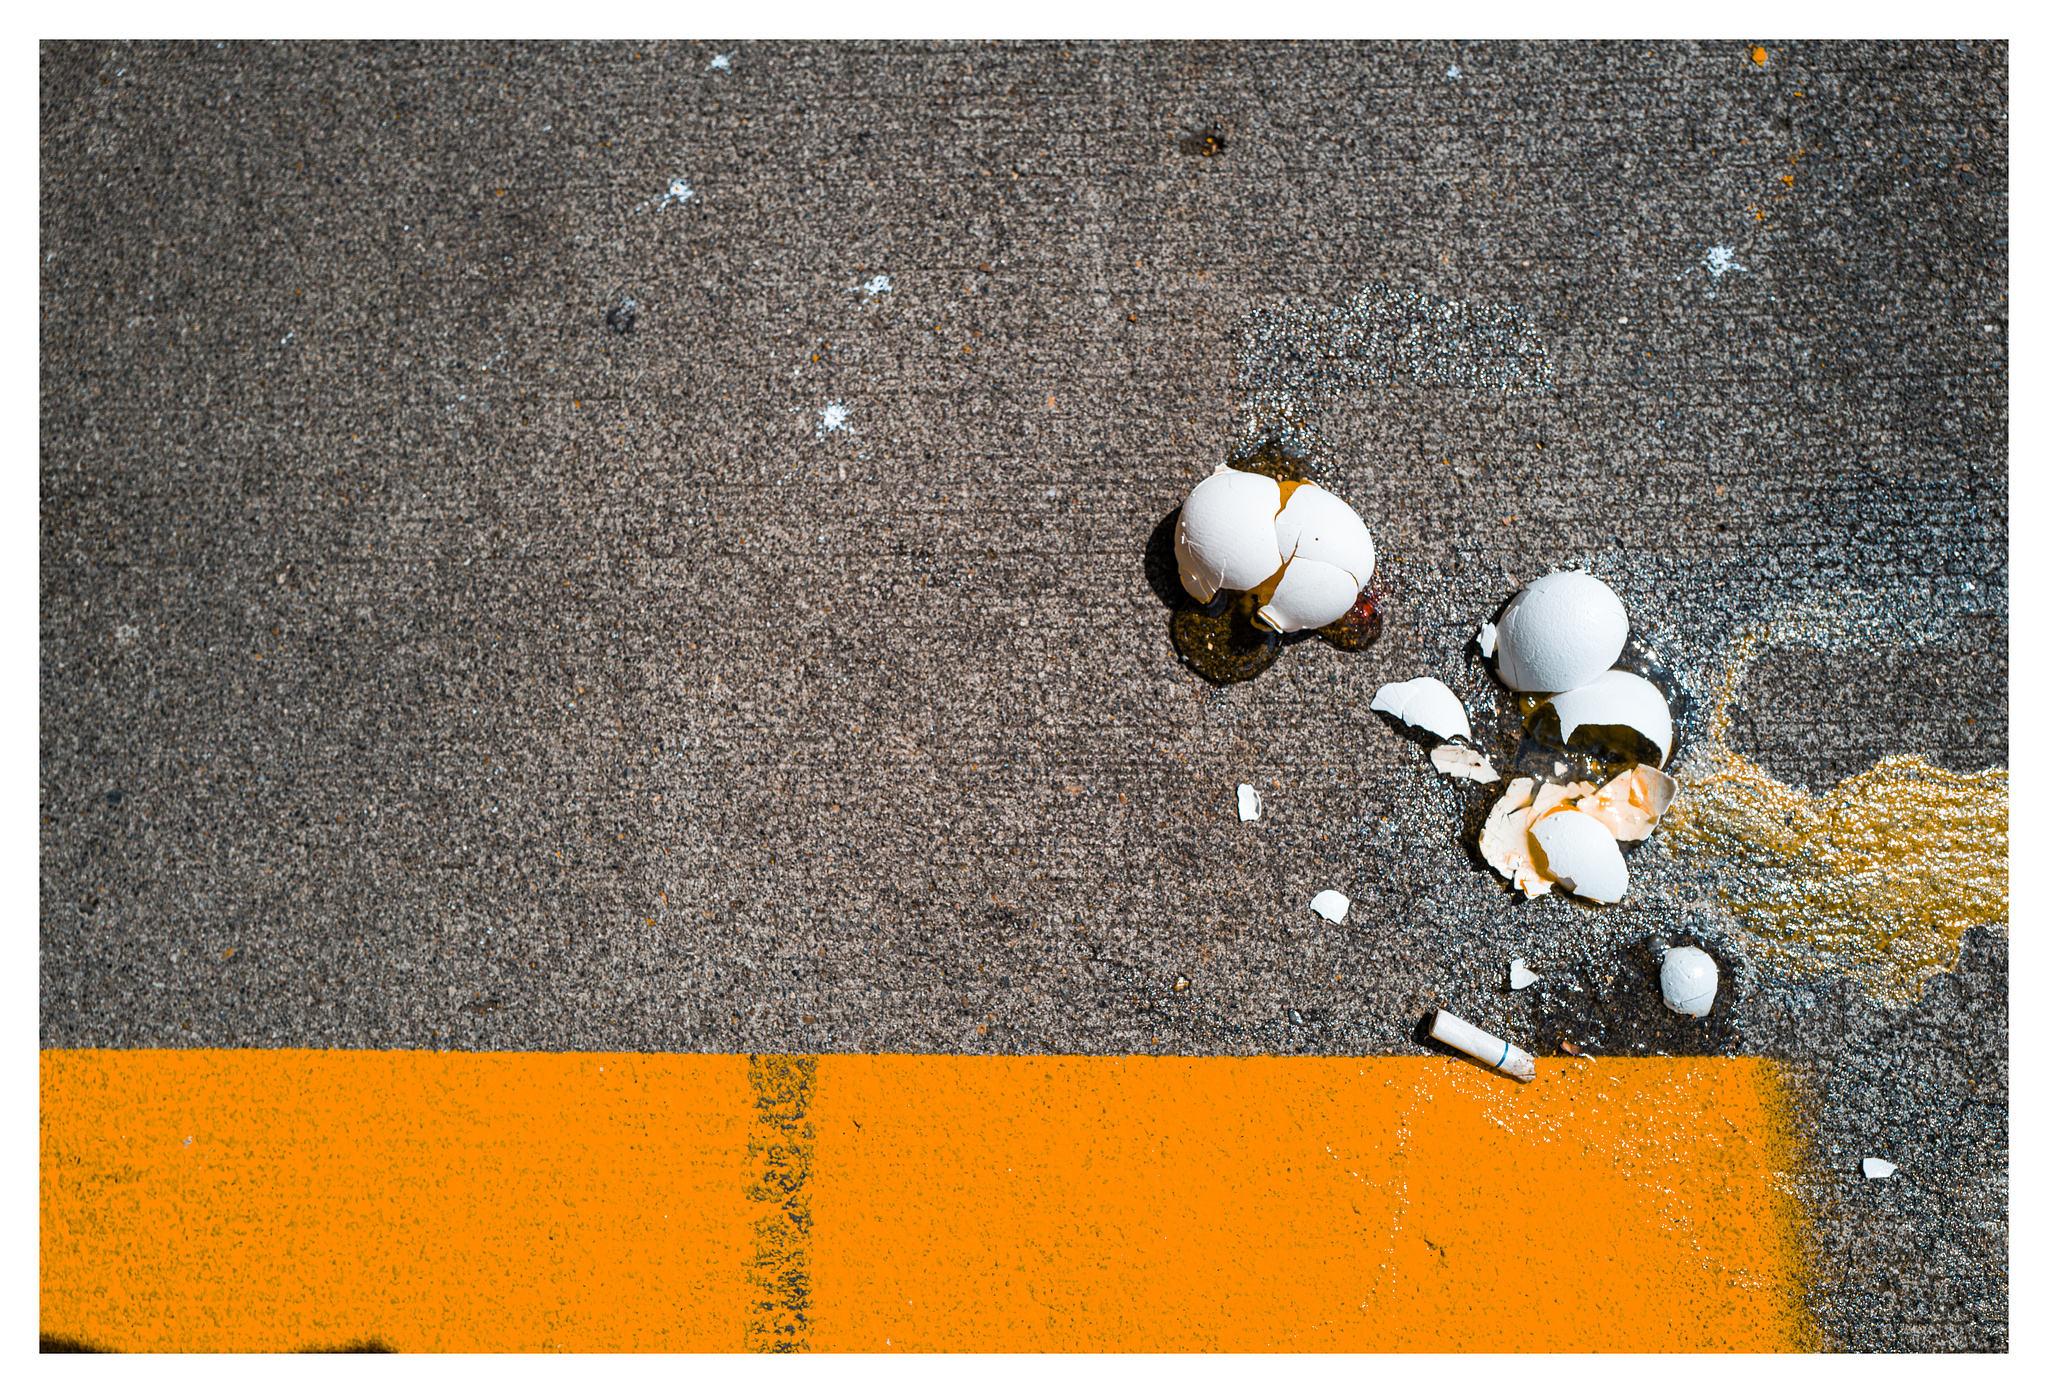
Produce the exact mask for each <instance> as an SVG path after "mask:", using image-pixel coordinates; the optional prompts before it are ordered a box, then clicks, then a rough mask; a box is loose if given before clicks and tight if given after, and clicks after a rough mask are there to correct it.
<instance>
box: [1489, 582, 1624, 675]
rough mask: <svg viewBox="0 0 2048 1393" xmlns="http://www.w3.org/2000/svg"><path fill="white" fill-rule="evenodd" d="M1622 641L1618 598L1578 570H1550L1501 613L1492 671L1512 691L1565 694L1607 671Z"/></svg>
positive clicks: (1622, 610)
mask: <svg viewBox="0 0 2048 1393" xmlns="http://www.w3.org/2000/svg"><path fill="white" fill-rule="evenodd" d="M1627 642H1628V611H1627V610H1625V609H1623V608H1622V605H1621V597H1620V596H1618V595H1616V594H1615V593H1614V592H1613V591H1612V590H1610V589H1608V587H1607V585H1606V583H1605V582H1604V581H1601V580H1600V579H1599V578H1597V577H1595V576H1591V575H1588V574H1587V573H1586V572H1584V571H1556V572H1553V573H1552V574H1550V575H1547V576H1544V577H1543V578H1542V579H1541V580H1534V581H1531V582H1530V583H1529V584H1527V585H1525V586H1523V587H1522V589H1521V590H1520V592H1518V593H1517V594H1516V595H1515V597H1514V598H1513V599H1512V600H1510V601H1508V606H1507V608H1506V609H1505V610H1503V611H1502V612H1501V616H1500V622H1499V624H1498V625H1497V630H1496V642H1495V649H1494V670H1495V671H1496V672H1497V673H1499V674H1500V680H1501V681H1502V682H1505V683H1506V684H1507V685H1508V686H1509V687H1511V688H1513V689H1514V690H1515V691H1518V692H1568V691H1571V690H1572V689H1573V688H1575V687H1583V686H1585V685H1586V684H1587V683H1588V682H1590V681H1592V680H1593V679H1594V678H1595V677H1598V676H1599V675H1600V674H1601V673H1603V672H1605V671H1607V669H1609V668H1611V667H1613V666H1614V660H1615V659H1616V658H1619V657H1620V656H1621V649H1622V645H1623V644H1625V643H1627Z"/></svg>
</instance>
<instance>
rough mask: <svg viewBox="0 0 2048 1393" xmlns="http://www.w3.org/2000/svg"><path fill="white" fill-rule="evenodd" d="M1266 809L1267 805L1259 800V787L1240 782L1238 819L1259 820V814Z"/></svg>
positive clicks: (1238, 787) (1245, 820)
mask: <svg viewBox="0 0 2048 1393" xmlns="http://www.w3.org/2000/svg"><path fill="white" fill-rule="evenodd" d="M1265 810H1266V809H1265V805H1264V804H1263V803H1261V802H1260V801H1259V791H1258V790H1257V789H1255V788H1253V787H1252V786H1251V785H1250V784H1239V785H1238V786H1237V820H1238V821H1239V822H1257V821H1258V820H1259V814H1260V813H1262V812H1264V811H1265Z"/></svg>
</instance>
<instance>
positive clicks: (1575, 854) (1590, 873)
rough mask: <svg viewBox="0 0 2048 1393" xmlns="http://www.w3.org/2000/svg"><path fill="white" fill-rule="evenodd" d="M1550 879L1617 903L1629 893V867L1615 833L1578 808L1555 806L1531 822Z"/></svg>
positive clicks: (1587, 895)
mask: <svg viewBox="0 0 2048 1393" xmlns="http://www.w3.org/2000/svg"><path fill="white" fill-rule="evenodd" d="M1529 835H1530V837H1531V838H1532V839H1534V841H1535V843H1536V845H1537V846H1538V847H1539V848H1540V849H1541V850H1542V853H1543V869H1544V871H1545V873H1546V874H1548V875H1549V876H1550V878H1551V879H1553V880H1555V881H1556V882H1557V883H1558V884H1559V885H1562V886H1563V887H1564V888H1565V889H1567V890H1569V891H1571V892H1572V893H1573V894H1574V895H1577V896H1578V897H1579V898H1581V899H1585V900H1596V901H1598V902H1599V903H1601V904H1615V903H1617V902H1618V901H1620V899H1621V898H1622V897H1623V896H1624V895H1626V894H1628V867H1627V866H1626V865H1624V864H1623V863H1622V859H1621V846H1620V844H1619V843H1617V842H1616V841H1615V840H1614V834H1613V833H1612V832H1610V831H1608V830H1607V828H1606V827H1605V826H1604V825H1603V824H1602V823H1601V822H1600V821H1599V820H1598V819H1597V818H1593V817H1589V816H1587V815H1586V814H1585V813H1582V812H1580V811H1578V810H1577V809H1576V808H1556V809H1554V810H1553V811H1551V812H1548V813H1545V814H1543V815H1542V816H1540V817H1537V818H1535V819H1534V820H1533V821H1532V822H1531V823H1530V824H1529Z"/></svg>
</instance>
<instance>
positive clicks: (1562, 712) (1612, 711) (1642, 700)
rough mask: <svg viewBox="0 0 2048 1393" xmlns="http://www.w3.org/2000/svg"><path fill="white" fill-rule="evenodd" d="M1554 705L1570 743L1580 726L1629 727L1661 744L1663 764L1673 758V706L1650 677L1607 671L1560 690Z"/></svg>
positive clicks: (1552, 699)
mask: <svg viewBox="0 0 2048 1393" xmlns="http://www.w3.org/2000/svg"><path fill="white" fill-rule="evenodd" d="M1550 706H1551V709H1552V710H1554V711H1555V712H1557V726H1558V732H1559V734H1560V735H1561V736H1562V737H1563V739H1564V742H1565V743H1566V744H1567V745H1569V744H1570V743H1571V741H1572V732H1573V731H1575V730H1577V729H1578V728H1579V727H1580V726H1627V727H1628V728H1629V729H1630V730H1633V731H1637V732H1640V733H1641V734H1642V735H1643V736H1644V738H1646V739H1647V740H1649V742H1650V743H1651V744H1653V745H1655V746H1656V747H1657V753H1658V756H1659V758H1658V761H1657V762H1658V763H1659V764H1662V763H1663V762H1664V761H1665V760H1667V759H1669V758H1671V705H1670V703H1669V702H1667V701H1665V700H1664V694H1663V693H1662V692H1660V691H1658V690H1657V688H1656V686H1655V684H1653V683H1651V682H1650V681H1649V680H1648V679H1647V678H1642V677H1638V676H1636V675H1635V674H1634V673H1633V672H1622V671H1619V670H1615V671H1610V672H1603V673H1601V674H1600V675H1599V676H1598V677H1596V678H1594V679H1593V680H1592V681H1591V682H1588V683H1586V684H1585V685H1584V686H1582V687H1574V688H1572V689H1571V690H1570V691H1568V692H1559V693H1558V694H1557V695H1556V696H1554V697H1552V698H1551V699H1550Z"/></svg>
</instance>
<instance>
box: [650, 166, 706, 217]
mask: <svg viewBox="0 0 2048 1393" xmlns="http://www.w3.org/2000/svg"><path fill="white" fill-rule="evenodd" d="M696 196H697V191H696V190H695V189H693V188H691V187H690V181H689V180H687V179H685V178H683V177H682V176H681V175H677V176H676V177H675V178H673V179H671V180H669V181H668V192H667V193H665V194H663V195H662V196H661V197H660V198H659V199H657V200H655V204H654V211H655V212H657V213H658V212H660V211H661V210H662V209H664V208H666V207H668V205H669V204H671V203H688V202H689V201H690V200H691V199H693V198H695V197H696Z"/></svg>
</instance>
